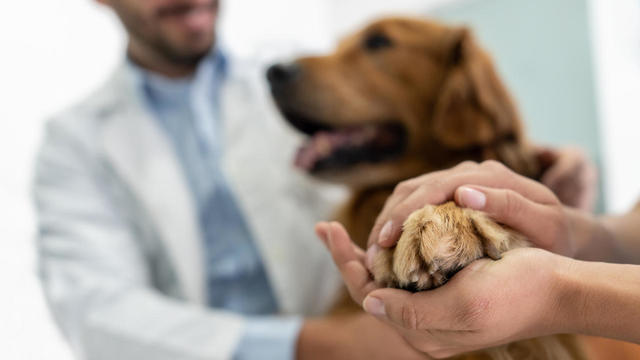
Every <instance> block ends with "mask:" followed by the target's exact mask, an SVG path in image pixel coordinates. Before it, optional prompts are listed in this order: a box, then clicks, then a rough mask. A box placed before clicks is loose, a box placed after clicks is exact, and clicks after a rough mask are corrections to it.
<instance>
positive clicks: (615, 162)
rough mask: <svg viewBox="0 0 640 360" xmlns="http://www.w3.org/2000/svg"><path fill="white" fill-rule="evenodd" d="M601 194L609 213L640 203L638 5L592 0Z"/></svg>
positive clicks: (623, 0)
mask: <svg viewBox="0 0 640 360" xmlns="http://www.w3.org/2000/svg"><path fill="white" fill-rule="evenodd" d="M590 9H591V19H592V39H593V44H594V47H593V50H594V58H595V65H596V79H597V80H596V81H597V85H598V86H596V89H597V93H598V99H599V104H598V105H599V113H600V114H599V115H600V135H601V141H602V144H603V146H602V149H603V153H604V154H603V155H604V156H603V157H604V159H605V161H604V174H603V177H602V180H603V181H604V190H605V194H607V197H606V200H607V202H606V207H607V209H608V210H609V211H613V212H622V211H625V210H628V209H629V208H630V207H631V206H633V204H635V203H636V202H637V201H638V200H639V199H640V161H639V160H638V154H640V101H639V100H638V99H640V1H638V0H616V1H606V0H591V1H590Z"/></svg>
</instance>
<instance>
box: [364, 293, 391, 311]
mask: <svg viewBox="0 0 640 360" xmlns="http://www.w3.org/2000/svg"><path fill="white" fill-rule="evenodd" d="M362 307H363V308H364V310H365V311H366V312H368V313H369V314H371V315H373V316H385V315H387V313H386V311H385V310H384V303H383V302H382V300H380V299H378V298H375V297H371V296H367V298H366V299H364V301H363V302H362Z"/></svg>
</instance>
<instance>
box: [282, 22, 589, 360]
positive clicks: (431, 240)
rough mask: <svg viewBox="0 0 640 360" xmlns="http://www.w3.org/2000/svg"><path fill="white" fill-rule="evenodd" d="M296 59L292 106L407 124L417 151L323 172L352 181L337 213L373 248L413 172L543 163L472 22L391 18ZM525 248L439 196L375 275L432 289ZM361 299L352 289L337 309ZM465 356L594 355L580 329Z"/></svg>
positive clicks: (352, 122)
mask: <svg viewBox="0 0 640 360" xmlns="http://www.w3.org/2000/svg"><path fill="white" fill-rule="evenodd" d="M372 34H384V35H385V36H387V37H388V38H390V39H391V41H392V42H393V46H391V47H390V48H389V49H385V50H381V51H376V52H371V51H367V50H366V49H364V48H363V46H362V44H363V41H365V40H366V39H367V37H369V36H371V35H372ZM296 63H297V64H298V65H299V67H300V69H301V71H300V75H299V77H300V78H299V79H298V81H297V82H296V83H295V84H291V88H290V89H289V90H290V91H288V92H287V93H286V94H287V95H286V96H284V95H279V96H275V98H276V102H277V103H278V105H279V107H280V108H281V109H283V111H293V112H296V113H298V114H306V115H308V116H309V117H312V118H313V119H314V120H315V121H316V122H320V123H323V124H326V125H329V126H332V127H352V126H363V125H367V124H382V123H385V122H389V121H393V122H396V123H399V124H401V125H402V126H403V127H404V128H405V129H406V130H407V135H408V139H407V146H406V150H405V152H404V153H403V155H402V156H401V157H399V158H397V159H394V160H393V161H383V162H378V163H373V164H367V163H365V164H358V165H355V166H352V167H351V168H348V169H340V170H339V171H323V172H320V173H316V174H314V175H315V176H317V177H320V178H322V179H325V180H329V181H334V182H340V183H344V184H347V185H349V186H350V187H351V188H352V197H351V199H350V200H349V202H348V203H347V204H345V206H343V208H342V209H341V210H340V211H339V213H338V216H337V220H339V221H341V222H342V223H343V224H344V225H345V227H346V228H347V230H348V231H349V233H350V234H351V236H352V237H353V239H354V241H355V242H356V243H357V244H358V245H360V246H361V247H366V242H367V238H368V233H369V231H370V229H371V228H372V226H373V224H374V221H375V218H376V216H377V214H379V212H380V211H381V210H382V207H383V206H384V202H385V200H386V199H387V198H388V197H389V196H390V195H391V193H392V191H393V188H394V187H395V185H396V184H397V183H398V182H400V181H402V180H405V179H407V178H410V177H414V176H417V175H421V174H424V173H426V172H431V171H434V170H440V169H444V168H448V167H451V166H454V165H456V164H458V163H460V162H461V161H464V160H473V161H482V160H490V159H492V160H498V161H501V162H502V163H504V164H505V165H507V166H509V167H510V168H512V169H513V170H515V171H516V172H518V173H520V174H523V175H525V176H528V177H531V178H534V179H535V178H538V176H539V174H540V172H541V169H540V166H539V164H538V161H537V159H536V158H535V156H534V152H533V151H532V148H531V147H530V146H529V144H528V142H527V141H526V139H525V137H524V134H523V130H522V124H521V121H520V118H519V115H518V113H517V110H516V107H515V105H514V103H513V101H512V100H511V98H510V96H509V94H508V92H507V90H506V88H505V87H504V85H503V84H502V82H501V81H500V79H499V77H498V75H497V73H496V71H495V69H494V66H493V64H492V61H491V59H490V57H489V56H488V54H487V53H486V52H484V51H483V50H482V49H481V48H480V47H479V46H478V45H477V44H476V42H475V40H474V38H473V36H472V35H471V33H470V31H469V30H467V29H465V28H459V27H451V26H445V25H442V24H439V23H436V22H432V21H424V20H418V19H409V18H389V19H383V20H380V21H377V22H375V23H373V24H371V25H369V26H367V27H366V28H364V29H363V30H362V31H360V32H358V33H356V34H354V35H352V36H349V37H347V38H346V39H345V40H344V41H342V42H341V43H340V45H339V46H338V49H337V50H336V51H335V52H334V53H333V54H331V55H328V56H323V57H309V58H302V59H299V60H297V61H296ZM521 246H527V242H526V240H525V239H524V238H523V237H522V236H521V235H519V234H517V233H515V232H513V231H511V230H509V229H507V228H504V227H502V226H500V225H498V224H496V223H495V222H493V221H492V220H491V219H489V218H488V217H487V216H486V215H485V214H483V213H481V212H477V211H472V210H468V209H461V208H459V207H457V206H456V205H455V204H453V203H446V204H442V205H436V206H431V205H429V206H426V207H424V208H423V209H421V210H418V211H416V212H414V213H413V214H412V215H411V216H410V217H409V219H407V221H406V222H405V224H404V231H403V234H402V236H401V238H400V240H399V242H398V244H397V246H396V247H395V248H393V249H390V250H385V251H383V252H381V253H380V255H379V257H378V258H377V259H376V260H375V265H374V268H373V270H372V272H373V276H374V278H375V280H376V281H377V282H379V283H380V284H383V285H385V286H395V287H404V288H410V289H412V290H426V289H430V288H433V287H436V286H440V285H442V284H443V283H444V282H445V281H446V280H447V279H448V278H449V277H450V276H452V275H453V274H455V272H456V271H457V270H459V269H461V268H462V267H464V266H465V265H467V264H469V263H470V262H472V261H474V260H476V259H478V258H481V257H484V256H487V257H491V258H493V259H499V258H500V255H501V254H502V253H503V252H505V251H507V250H509V249H512V248H515V247H521ZM349 303H350V304H351V305H348V304H349ZM356 308H357V305H355V304H353V303H352V302H350V300H348V298H347V296H346V295H345V297H344V298H343V299H342V301H341V302H340V304H339V305H338V306H337V307H336V309H335V311H334V312H336V313H338V312H344V311H357V310H355V309H356ZM458 358H459V359H467V360H480V359H491V360H502V359H505V360H511V359H536V360H540V359H581V358H583V355H582V353H581V350H580V348H579V346H578V345H577V343H576V340H575V338H574V337H573V336H551V337H545V338H540V339H532V340H527V341H520V342H516V343H512V344H508V345H505V346H501V347H498V348H494V349H488V350H483V351H480V352H476V353H471V354H465V355H463V356H460V357H458Z"/></svg>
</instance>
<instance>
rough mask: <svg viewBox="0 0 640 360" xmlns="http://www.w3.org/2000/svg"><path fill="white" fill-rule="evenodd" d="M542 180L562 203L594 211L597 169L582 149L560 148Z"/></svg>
mask: <svg viewBox="0 0 640 360" xmlns="http://www.w3.org/2000/svg"><path fill="white" fill-rule="evenodd" d="M541 182H542V183H543V184H545V185H546V186H548V187H549V188H550V189H552V190H553V191H554V192H555V193H556V195H557V196H558V198H560V200H561V201H562V203H564V204H566V205H568V206H572V207H576V208H578V209H581V210H586V211H592V210H593V206H594V203H595V198H596V186H597V171H596V168H595V166H594V165H593V164H592V163H591V161H590V160H589V158H588V156H587V155H586V154H585V153H584V152H583V151H582V150H580V149H577V148H566V149H562V150H560V151H559V152H558V153H557V155H556V159H555V162H554V163H553V164H552V165H551V166H550V167H549V170H547V172H545V174H544V175H543V176H542V179H541Z"/></svg>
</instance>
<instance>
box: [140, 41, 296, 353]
mask: <svg viewBox="0 0 640 360" xmlns="http://www.w3.org/2000/svg"><path fill="white" fill-rule="evenodd" d="M226 66H227V63H226V58H225V57H224V55H223V54H222V53H221V52H219V51H212V52H211V54H210V55H209V56H207V57H206V58H205V59H203V60H202V61H201V63H200V64H199V66H198V68H197V70H196V72H195V74H194V75H193V76H192V77H189V78H184V79H169V78H166V77H163V76H160V75H158V74H154V73H151V72H149V71H146V70H144V69H142V68H140V67H138V66H136V65H135V64H133V63H131V62H130V67H131V68H132V69H133V73H134V75H135V76H136V77H137V79H138V80H139V85H140V90H141V91H142V94H143V96H144V99H145V102H146V103H147V105H148V106H149V108H150V110H151V112H152V114H153V115H155V116H154V118H155V119H156V120H157V121H158V124H159V125H160V126H161V128H162V129H164V130H165V131H166V134H167V135H168V137H169V138H170V139H171V141H172V143H173V145H174V147H175V151H176V154H177V157H178V159H179V161H180V162H181V165H182V168H183V170H184V173H185V177H186V179H187V183H188V185H189V187H190V189H191V192H192V194H193V198H194V202H195V204H196V206H197V210H198V216H199V223H200V225H201V228H202V234H203V237H204V238H203V239H202V241H203V242H204V249H205V265H206V272H207V273H206V278H207V285H208V289H207V290H208V297H209V298H208V303H209V305H210V306H211V307H213V308H218V309H226V310H230V311H234V312H237V313H240V314H245V315H247V327H246V329H245V333H244V336H243V337H242V340H241V341H240V344H239V345H238V348H237V351H236V353H235V357H234V358H235V359H238V360H245V359H292V358H293V357H294V356H295V346H296V341H297V337H298V333H299V331H300V326H301V319H300V318H298V317H279V316H275V314H277V312H278V304H277V301H276V299H275V296H274V294H273V291H272V288H271V286H270V284H269V281H268V278H267V275H266V272H265V269H264V266H263V263H262V260H261V258H260V256H259V253H258V251H257V249H256V247H255V244H254V242H253V237H252V234H251V233H250V230H249V228H248V226H247V224H246V222H245V219H244V217H243V215H242V211H241V209H240V208H239V206H238V204H237V202H236V201H235V199H234V197H233V192H232V189H231V186H230V185H229V184H228V183H227V180H226V178H225V176H224V174H223V172H222V170H221V168H220V161H219V159H220V158H221V155H222V152H223V150H224V144H222V140H221V139H222V137H221V136H220V135H221V134H220V132H221V128H222V124H221V122H222V121H224V119H221V118H220V114H219V107H220V106H219V98H220V91H221V89H222V84H223V82H224V81H225V74H226ZM265 216H268V215H267V214H265Z"/></svg>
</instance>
